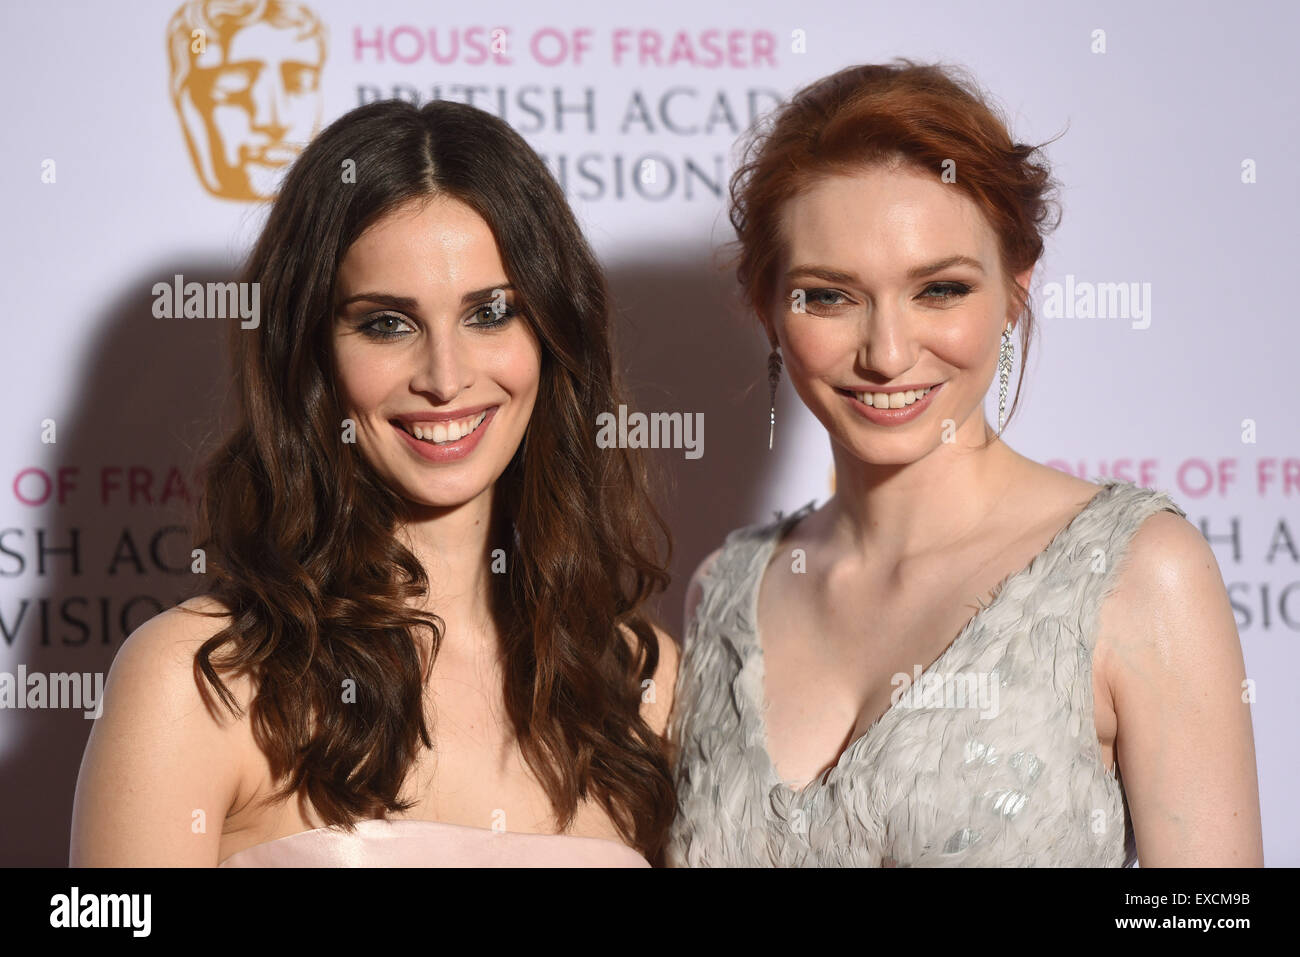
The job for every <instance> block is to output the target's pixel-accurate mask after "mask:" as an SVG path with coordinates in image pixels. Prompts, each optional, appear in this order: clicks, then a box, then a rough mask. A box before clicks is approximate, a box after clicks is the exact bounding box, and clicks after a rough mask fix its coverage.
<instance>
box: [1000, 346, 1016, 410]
mask: <svg viewBox="0 0 1300 957" xmlns="http://www.w3.org/2000/svg"><path fill="white" fill-rule="evenodd" d="M1015 352H1016V349H1015V346H1013V345H1012V341H1011V323H1009V322H1008V323H1007V327H1006V328H1005V329H1003V330H1002V351H1001V352H999V353H998V435H1001V434H1002V430H1003V429H1004V428H1006V425H1007V383H1008V382H1009V381H1011V358H1012V356H1014V355H1015Z"/></svg>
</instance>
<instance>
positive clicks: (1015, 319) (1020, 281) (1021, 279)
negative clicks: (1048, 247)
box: [1007, 266, 1034, 331]
mask: <svg viewBox="0 0 1300 957" xmlns="http://www.w3.org/2000/svg"><path fill="white" fill-rule="evenodd" d="M1013 278H1014V279H1015V281H1016V285H1018V286H1020V287H1021V288H1023V289H1024V290H1025V302H1029V283H1030V282H1032V281H1033V278H1034V267H1033V266H1030V267H1029V268H1028V269H1026V270H1024V271H1023V272H1019V273H1016V275H1015V276H1014V277H1013ZM1020 314H1021V310H1020V309H1019V308H1017V304H1016V302H1015V300H1012V301H1011V302H1010V303H1009V304H1008V307H1007V322H1009V323H1011V328H1012V330H1013V331H1014V330H1016V329H1018V328H1019V326H1020Z"/></svg>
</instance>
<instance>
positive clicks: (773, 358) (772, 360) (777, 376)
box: [767, 346, 781, 452]
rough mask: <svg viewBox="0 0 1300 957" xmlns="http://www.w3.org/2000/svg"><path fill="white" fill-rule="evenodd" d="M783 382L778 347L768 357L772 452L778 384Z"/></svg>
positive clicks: (769, 433) (769, 437)
mask: <svg viewBox="0 0 1300 957" xmlns="http://www.w3.org/2000/svg"><path fill="white" fill-rule="evenodd" d="M780 381H781V349H780V347H779V346H778V347H777V348H775V349H773V350H772V354H771V355H769V356H768V357H767V385H768V391H769V393H770V399H769V403H770V405H771V409H770V411H769V412H768V423H769V425H768V430H767V448H768V451H769V452H770V451H771V450H772V437H773V436H774V435H775V434H776V384H777V383H778V382H780Z"/></svg>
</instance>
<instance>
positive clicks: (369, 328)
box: [358, 312, 410, 339]
mask: <svg viewBox="0 0 1300 957" xmlns="http://www.w3.org/2000/svg"><path fill="white" fill-rule="evenodd" d="M385 322H387V323H400V324H401V325H403V326H405V325H406V320H405V319H404V318H403V317H401V316H399V315H396V314H394V313H391V312H385V313H381V314H380V315H378V316H375V317H374V318H371V319H368V320H366V321H364V322H362V324H361V325H360V326H359V327H358V328H359V329H360V331H361V332H363V333H365V334H366V335H367V336H369V337H370V338H372V339H397V338H400V337H401V336H403V335H405V332H403V331H400V330H394V329H392V328H391V327H390V328H387V329H380V328H379V324H380V323H385ZM407 329H408V330H409V329H410V327H409V326H407Z"/></svg>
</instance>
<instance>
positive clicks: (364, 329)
mask: <svg viewBox="0 0 1300 957" xmlns="http://www.w3.org/2000/svg"><path fill="white" fill-rule="evenodd" d="M518 314H519V312H518V310H517V309H515V307H514V306H510V305H498V304H497V303H496V302H487V303H484V304H483V305H481V306H476V307H475V309H474V311H473V312H471V313H470V314H469V317H468V318H469V320H472V321H468V322H466V325H468V326H472V327H473V328H475V329H495V328H498V327H500V326H504V325H505V324H506V323H508V322H509V321H510V320H511V319H513V318H515V316H517V315H518ZM357 329H358V331H359V332H361V333H363V334H364V335H366V336H368V337H369V338H371V339H400V338H402V337H404V336H407V335H410V334H411V333H412V332H414V331H415V330H414V329H413V328H412V326H411V321H410V320H408V319H407V318H406V317H405V316H402V315H398V314H397V313H392V312H382V313H379V314H377V315H371V316H366V317H364V318H362V319H361V321H360V323H359V324H358V326H357Z"/></svg>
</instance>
